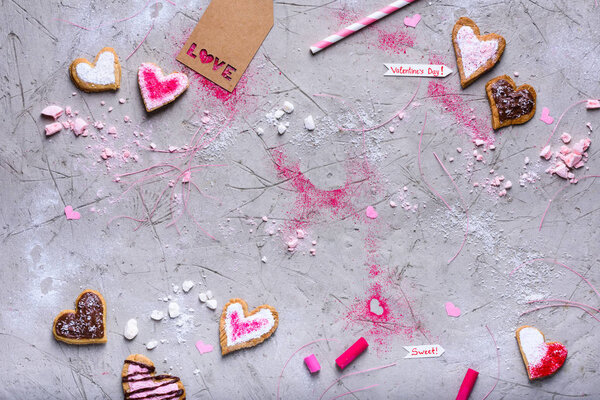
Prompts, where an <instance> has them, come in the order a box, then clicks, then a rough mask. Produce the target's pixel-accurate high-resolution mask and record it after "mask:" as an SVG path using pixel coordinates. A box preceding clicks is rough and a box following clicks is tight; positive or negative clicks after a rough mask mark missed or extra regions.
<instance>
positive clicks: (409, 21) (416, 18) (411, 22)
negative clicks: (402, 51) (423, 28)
mask: <svg viewBox="0 0 600 400" xmlns="http://www.w3.org/2000/svg"><path fill="white" fill-rule="evenodd" d="M420 21H421V14H415V15H413V16H412V17H404V25H406V26H409V27H411V28H415V27H416V26H417V24H418V23H419V22H420Z"/></svg>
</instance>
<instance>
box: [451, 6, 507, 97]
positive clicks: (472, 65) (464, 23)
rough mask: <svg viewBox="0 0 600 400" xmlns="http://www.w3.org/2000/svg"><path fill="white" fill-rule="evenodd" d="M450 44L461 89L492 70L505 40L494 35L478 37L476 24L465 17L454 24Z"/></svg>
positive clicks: (500, 54)
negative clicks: (454, 56) (452, 45)
mask: <svg viewBox="0 0 600 400" xmlns="http://www.w3.org/2000/svg"><path fill="white" fill-rule="evenodd" d="M452 43H453V44H454V52H455V53H456V63H457V64H458V73H459V75H460V84H461V86H462V87H463V89H464V88H466V87H467V86H469V85H470V84H471V83H473V82H475V80H476V79H477V78H479V77H480V76H481V75H483V74H484V73H485V72H487V71H489V70H490V69H492V67H493V66H494V65H496V63H497V62H498V61H499V60H500V57H501V56H502V53H503V52H504V48H505V47H506V40H504V38H503V37H502V36H500V35H498V34H496V33H490V34H487V35H480V34H479V27H478V26H477V24H476V23H475V22H473V21H472V20H471V19H469V18H467V17H460V18H459V20H458V21H456V24H454V29H452Z"/></svg>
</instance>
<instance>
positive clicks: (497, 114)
mask: <svg viewBox="0 0 600 400" xmlns="http://www.w3.org/2000/svg"><path fill="white" fill-rule="evenodd" d="M485 91H486V92H487V95H488V100H489V101H490V108H491V109H492V127H493V128H494V129H500V128H502V127H505V126H508V125H517V124H524V123H525V122H527V121H529V120H530V119H531V118H533V115H534V114H535V102H536V93H535V89H534V88H533V87H531V86H529V85H521V86H519V87H517V85H516V84H515V82H514V81H513V80H512V79H511V78H510V77H509V76H508V75H502V76H499V77H496V78H494V79H492V80H491V81H489V82H488V83H486V85H485Z"/></svg>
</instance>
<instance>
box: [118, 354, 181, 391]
mask: <svg viewBox="0 0 600 400" xmlns="http://www.w3.org/2000/svg"><path fill="white" fill-rule="evenodd" d="M154 370H155V368H154V363H152V361H151V360H150V359H148V358H146V357H144V356H143V355H141V354H131V355H130V356H128V357H127V358H126V359H125V362H124V364H123V370H122V371H121V383H122V384H123V394H124V396H125V399H126V400H130V399H131V400H134V399H136V400H145V399H151V400H185V388H184V387H183V384H182V383H181V380H179V378H178V377H176V376H172V375H155V372H154Z"/></svg>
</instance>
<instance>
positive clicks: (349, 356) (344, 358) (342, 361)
mask: <svg viewBox="0 0 600 400" xmlns="http://www.w3.org/2000/svg"><path fill="white" fill-rule="evenodd" d="M367 347H369V343H367V341H366V340H365V338H363V337H361V338H360V339H358V340H357V341H356V343H354V344H353V345H352V346H350V348H349V349H348V350H346V351H345V352H343V353H342V355H341V356H339V357H338V358H337V359H336V360H335V363H336V364H337V365H338V367H340V369H344V368H346V367H347V366H348V365H349V364H350V363H351V362H352V361H354V359H355V358H356V357H358V356H359V355H361V354H362V352H363V351H365V350H366V349H367Z"/></svg>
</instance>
